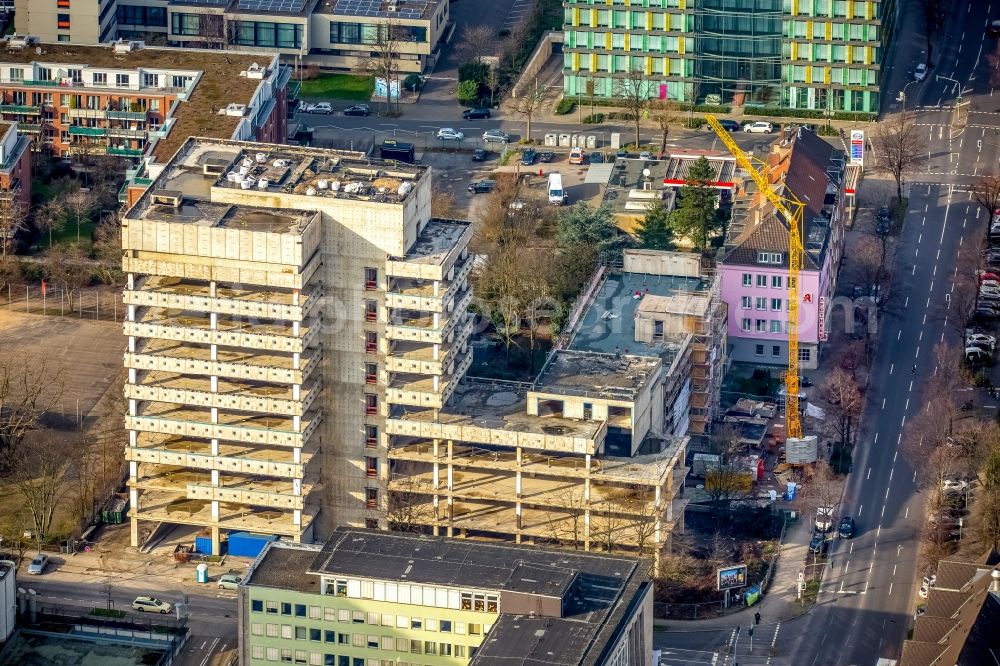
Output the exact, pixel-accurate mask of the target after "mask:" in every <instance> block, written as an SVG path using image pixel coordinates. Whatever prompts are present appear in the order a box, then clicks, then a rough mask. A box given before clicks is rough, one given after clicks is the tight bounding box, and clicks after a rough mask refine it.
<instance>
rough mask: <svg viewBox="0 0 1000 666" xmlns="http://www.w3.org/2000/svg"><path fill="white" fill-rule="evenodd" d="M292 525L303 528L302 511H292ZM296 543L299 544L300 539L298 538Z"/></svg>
mask: <svg viewBox="0 0 1000 666" xmlns="http://www.w3.org/2000/svg"><path fill="white" fill-rule="evenodd" d="M292 525H295V526H296V527H301V526H302V509H295V510H293V511H292ZM296 542H298V537H296Z"/></svg>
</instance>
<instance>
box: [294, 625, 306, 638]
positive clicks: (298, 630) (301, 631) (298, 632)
mask: <svg viewBox="0 0 1000 666" xmlns="http://www.w3.org/2000/svg"><path fill="white" fill-rule="evenodd" d="M305 639H306V628H305V627H295V640H297V641H304V640H305Z"/></svg>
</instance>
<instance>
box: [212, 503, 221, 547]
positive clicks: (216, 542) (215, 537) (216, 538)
mask: <svg viewBox="0 0 1000 666" xmlns="http://www.w3.org/2000/svg"><path fill="white" fill-rule="evenodd" d="M213 503H214V502H213ZM212 555H222V536H221V534H220V533H219V526H218V525H213V526H212Z"/></svg>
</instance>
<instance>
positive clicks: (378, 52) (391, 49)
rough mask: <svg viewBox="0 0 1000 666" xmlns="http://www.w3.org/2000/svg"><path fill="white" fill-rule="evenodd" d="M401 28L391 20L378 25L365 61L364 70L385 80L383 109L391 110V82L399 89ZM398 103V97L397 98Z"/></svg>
mask: <svg viewBox="0 0 1000 666" xmlns="http://www.w3.org/2000/svg"><path fill="white" fill-rule="evenodd" d="M402 37H403V29H402V28H401V27H400V25H399V23H397V22H396V21H393V20H389V21H386V22H385V23H380V24H379V25H378V35H377V37H376V39H375V43H374V44H372V45H371V53H372V56H371V57H370V58H369V59H368V60H366V61H365V64H364V68H365V70H366V71H367V72H368V73H369V74H371V75H372V76H374V77H375V78H377V79H383V80H384V81H385V109H386V112H391V111H392V97H393V95H392V92H393V84H395V86H396V89H397V90H398V89H399V49H400V42H401V41H402ZM396 101H397V103H398V101H399V100H398V98H397V100H396Z"/></svg>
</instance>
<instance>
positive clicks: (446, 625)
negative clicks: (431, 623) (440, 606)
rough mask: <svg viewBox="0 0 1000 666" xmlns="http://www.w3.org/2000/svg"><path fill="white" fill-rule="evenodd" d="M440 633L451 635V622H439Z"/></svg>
mask: <svg viewBox="0 0 1000 666" xmlns="http://www.w3.org/2000/svg"><path fill="white" fill-rule="evenodd" d="M441 633H443V634H450V633H451V620H441Z"/></svg>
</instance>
